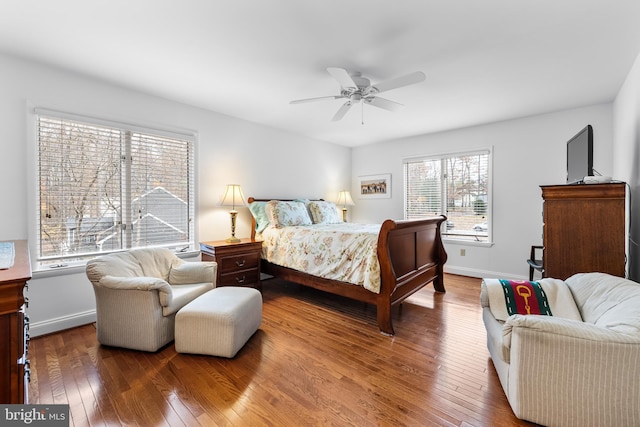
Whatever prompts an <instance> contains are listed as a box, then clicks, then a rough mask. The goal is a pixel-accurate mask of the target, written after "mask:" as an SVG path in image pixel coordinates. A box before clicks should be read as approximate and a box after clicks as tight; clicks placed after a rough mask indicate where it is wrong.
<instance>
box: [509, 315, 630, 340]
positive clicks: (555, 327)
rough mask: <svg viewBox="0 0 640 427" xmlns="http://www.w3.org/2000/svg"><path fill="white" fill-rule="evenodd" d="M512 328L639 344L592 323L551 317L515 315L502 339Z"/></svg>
mask: <svg viewBox="0 0 640 427" xmlns="http://www.w3.org/2000/svg"><path fill="white" fill-rule="evenodd" d="M513 328H529V329H532V330H535V331H539V332H544V333H548V334H553V335H556V336H558V337H563V336H564V337H571V338H577V339H583V340H587V341H607V342H615V343H622V344H640V337H638V336H634V335H627V334H623V333H620V332H616V331H611V330H609V329H605V328H601V327H599V326H595V325H594V324H592V323H586V322H580V321H577V320H571V319H563V318H560V317H553V316H530V315H520V314H515V315H513V316H511V317H509V318H508V319H507V321H506V322H505V323H504V327H503V330H502V336H503V338H505V339H506V338H507V337H510V336H511V333H512V330H513ZM505 345H506V342H505Z"/></svg>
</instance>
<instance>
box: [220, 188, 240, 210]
mask: <svg viewBox="0 0 640 427" xmlns="http://www.w3.org/2000/svg"><path fill="white" fill-rule="evenodd" d="M221 205H222V206H231V209H232V210H235V209H236V206H244V195H243V194H242V188H240V185H239V184H228V185H227V190H226V191H225V193H224V197H223V198H222V203H221Z"/></svg>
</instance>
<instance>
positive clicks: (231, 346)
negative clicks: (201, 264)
mask: <svg viewBox="0 0 640 427" xmlns="http://www.w3.org/2000/svg"><path fill="white" fill-rule="evenodd" d="M261 322H262V294H260V291H258V290H257V289H254V288H241V287H237V286H223V287H220V288H215V289H212V290H210V291H209V292H206V293H205V294H202V295H200V296H199V297H198V298H196V299H194V300H193V301H191V302H190V303H189V304H187V305H185V306H184V307H182V308H181V309H180V311H178V313H177V314H176V333H175V345H176V351H177V352H178V353H193V354H209V355H212V356H223V357H233V356H235V355H236V353H237V352H238V350H240V349H241V348H242V346H243V345H244V344H245V343H246V342H247V341H248V340H249V338H251V336H252V335H253V334H254V333H255V332H256V331H257V330H258V328H259V327H260V323H261Z"/></svg>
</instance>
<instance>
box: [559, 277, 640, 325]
mask: <svg viewBox="0 0 640 427" xmlns="http://www.w3.org/2000/svg"><path fill="white" fill-rule="evenodd" d="M566 282H567V285H568V286H569V289H571V293H572V294H573V298H574V300H575V301H576V304H577V305H578V309H579V310H580V313H581V314H582V318H583V320H584V321H585V322H589V323H593V324H594V325H596V326H599V327H601V328H605V329H610V330H612V331H616V332H620V333H624V334H629V335H635V336H640V283H637V282H633V281H631V280H628V279H625V278H622V277H617V276H612V275H609V274H605V273H579V274H575V275H573V276H571V277H569V278H568V279H567V280H566Z"/></svg>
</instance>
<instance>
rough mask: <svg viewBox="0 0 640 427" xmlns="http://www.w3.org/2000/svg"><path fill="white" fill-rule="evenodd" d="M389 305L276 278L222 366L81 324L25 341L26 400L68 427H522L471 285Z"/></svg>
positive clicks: (452, 282) (455, 282)
mask: <svg viewBox="0 0 640 427" xmlns="http://www.w3.org/2000/svg"><path fill="white" fill-rule="evenodd" d="M445 285H446V287H447V293H446V294H436V293H435V292H434V291H433V287H432V286H428V287H427V288H425V289H423V290H422V291H420V292H419V293H417V294H416V295H414V296H412V297H411V298H410V299H409V300H407V301H406V302H405V303H404V304H403V306H402V309H401V310H397V309H395V310H394V327H395V330H396V336H395V337H387V336H384V335H381V334H380V333H379V331H378V328H377V325H376V316H375V307H372V306H366V305H364V304H362V303H358V302H354V301H351V300H348V299H345V298H342V297H337V296H332V295H329V294H325V293H322V292H319V291H316V290H312V289H307V288H304V287H300V286H298V285H295V284H292V283H287V282H283V281H279V280H275V279H274V280H268V281H264V282H263V299H264V308H263V322H262V325H261V327H260V329H259V330H258V332H257V333H256V334H255V335H254V336H253V337H252V338H251V339H250V340H249V342H248V343H247V344H246V345H245V347H244V348H243V349H242V350H240V352H239V353H238V354H237V355H236V357H235V358H233V359H224V358H216V357H210V356H198V355H187V354H178V353H176V352H175V348H174V346H173V344H170V345H168V346H167V347H165V348H163V349H161V350H160V351H159V352H157V353H145V352H139V351H132V350H124V349H118V348H112V347H105V346H100V345H99V344H98V343H97V341H96V338H95V329H94V327H93V325H86V326H82V327H79V328H75V329H70V330H67V331H62V332H59V333H55V334H52V335H48V336H43V337H38V338H35V339H33V340H32V341H31V344H30V347H29V354H30V359H31V369H32V377H31V378H32V379H31V384H30V390H29V395H30V403H69V405H70V412H71V418H72V420H71V421H72V422H71V425H75V426H87V425H91V426H113V425H126V426H145V427H146V426H197V425H202V426H263V425H266V426H316V425H336V426H404V425H406V426H532V425H533V424H530V423H527V422H524V421H520V420H518V419H517V418H515V416H514V415H513V413H512V412H511V409H510V407H509V404H508V403H507V400H506V397H505V395H504V393H503V391H502V388H501V387H500V383H499V380H498V377H497V374H496V372H495V370H494V368H493V365H492V363H491V361H490V359H489V353H488V351H487V349H486V342H485V340H486V335H485V331H484V327H483V324H482V320H481V314H480V313H481V310H480V304H479V294H480V289H479V288H480V280H479V279H474V278H468V277H462V276H453V275H447V276H446V277H445Z"/></svg>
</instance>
